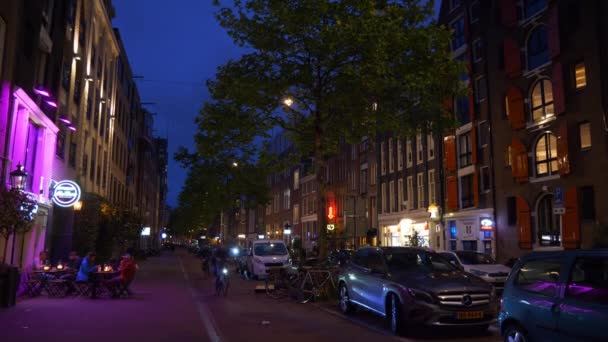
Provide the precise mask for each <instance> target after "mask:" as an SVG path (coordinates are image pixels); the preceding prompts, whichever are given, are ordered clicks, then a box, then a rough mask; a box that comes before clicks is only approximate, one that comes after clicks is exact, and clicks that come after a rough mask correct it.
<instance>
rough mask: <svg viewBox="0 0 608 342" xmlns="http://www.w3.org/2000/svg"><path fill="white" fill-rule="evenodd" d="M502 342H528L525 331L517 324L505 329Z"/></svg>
mask: <svg viewBox="0 0 608 342" xmlns="http://www.w3.org/2000/svg"><path fill="white" fill-rule="evenodd" d="M503 337H504V338H503V341H504V342H528V336H527V334H526V331H525V330H524V329H523V328H522V327H521V326H519V325H517V324H511V325H509V326H508V327H507V329H505V333H504V335H503Z"/></svg>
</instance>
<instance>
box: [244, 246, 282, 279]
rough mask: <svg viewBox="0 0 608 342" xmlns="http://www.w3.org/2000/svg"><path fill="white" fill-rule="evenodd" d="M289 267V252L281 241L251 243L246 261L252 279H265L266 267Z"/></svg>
mask: <svg viewBox="0 0 608 342" xmlns="http://www.w3.org/2000/svg"><path fill="white" fill-rule="evenodd" d="M290 265H291V259H290V257H289V252H288V251H287V247H286V246H285V242H283V241H282V240H256V241H252V243H251V251H250V252H249V258H248V259H247V271H248V272H249V275H250V276H252V277H253V278H256V277H265V276H266V268H267V267H276V266H281V267H283V266H290Z"/></svg>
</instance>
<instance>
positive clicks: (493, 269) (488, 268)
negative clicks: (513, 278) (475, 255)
mask: <svg viewBox="0 0 608 342" xmlns="http://www.w3.org/2000/svg"><path fill="white" fill-rule="evenodd" d="M463 266H464V268H465V269H466V270H467V271H470V270H479V271H483V272H487V273H499V272H504V273H507V274H508V273H509V272H511V269H510V268H508V267H507V266H505V265H500V264H490V265H488V264H479V265H463Z"/></svg>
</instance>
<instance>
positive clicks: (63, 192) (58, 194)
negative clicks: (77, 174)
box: [52, 180, 81, 208]
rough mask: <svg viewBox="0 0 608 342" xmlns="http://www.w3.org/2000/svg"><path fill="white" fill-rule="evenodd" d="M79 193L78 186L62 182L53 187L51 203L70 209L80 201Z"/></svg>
mask: <svg viewBox="0 0 608 342" xmlns="http://www.w3.org/2000/svg"><path fill="white" fill-rule="evenodd" d="M80 193H81V192H80V187H79V186H78V184H76V183H75V182H73V181H70V180H62V181H60V182H58V183H57V184H56V185H55V188H54V190H53V198H52V201H53V202H54V203H55V204H56V205H58V206H60V207H64V208H67V207H71V206H73V205H74V204H76V202H78V201H79V200H80Z"/></svg>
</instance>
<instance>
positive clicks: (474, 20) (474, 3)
mask: <svg viewBox="0 0 608 342" xmlns="http://www.w3.org/2000/svg"><path fill="white" fill-rule="evenodd" d="M474 6H479V7H478V8H477V10H478V11H481V4H480V3H479V1H477V0H475V1H472V2H471V6H469V18H470V19H471V20H470V23H471V24H474V23H476V22H478V21H479V15H481V13H480V12H478V13H477V14H478V16H477V17H474V16H473V7H474Z"/></svg>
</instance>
